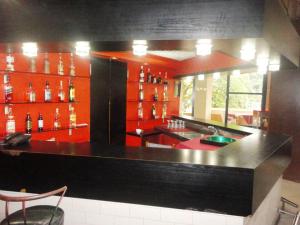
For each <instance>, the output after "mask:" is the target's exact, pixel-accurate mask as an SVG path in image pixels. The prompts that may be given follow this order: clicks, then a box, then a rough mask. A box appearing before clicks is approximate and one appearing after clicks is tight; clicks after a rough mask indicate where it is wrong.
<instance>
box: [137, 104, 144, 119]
mask: <svg viewBox="0 0 300 225" xmlns="http://www.w3.org/2000/svg"><path fill="white" fill-rule="evenodd" d="M143 117H144V113H143V105H142V103H141V102H139V106H138V119H139V120H142V119H143Z"/></svg>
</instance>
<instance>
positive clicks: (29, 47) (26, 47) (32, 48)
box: [22, 42, 38, 57]
mask: <svg viewBox="0 0 300 225" xmlns="http://www.w3.org/2000/svg"><path fill="white" fill-rule="evenodd" d="M22 49H23V55H26V56H28V57H36V56H37V52H38V47H37V43H36V42H24V43H23V44H22Z"/></svg>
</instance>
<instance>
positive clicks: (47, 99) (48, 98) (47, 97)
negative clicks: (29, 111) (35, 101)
mask: <svg viewBox="0 0 300 225" xmlns="http://www.w3.org/2000/svg"><path fill="white" fill-rule="evenodd" d="M44 100H45V102H51V100H52V91H51V88H50V84H49V82H48V81H46V86H45V96H44Z"/></svg>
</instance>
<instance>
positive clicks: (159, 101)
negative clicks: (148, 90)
mask: <svg viewBox="0 0 300 225" xmlns="http://www.w3.org/2000/svg"><path fill="white" fill-rule="evenodd" d="M174 101H175V100H167V101H162V100H158V101H154V100H143V101H140V100H137V99H128V100H127V102H152V103H168V102H174Z"/></svg>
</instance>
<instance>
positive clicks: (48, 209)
mask: <svg viewBox="0 0 300 225" xmlns="http://www.w3.org/2000/svg"><path fill="white" fill-rule="evenodd" d="M66 191H67V187H66V186H64V187H62V188H59V189H57V190H54V191H50V192H47V193H43V194H36V195H30V196H24V197H14V196H7V195H2V194H0V200H2V201H5V219H4V220H2V221H1V222H0V225H24V224H25V225H63V224H64V211H63V210H62V209H61V208H59V207H58V206H59V204H60V202H61V200H62V198H63V196H64V195H65V193H66ZM59 193H61V195H60V198H59V200H58V203H57V205H56V206H50V205H37V206H32V207H28V208H26V207H25V203H26V202H28V201H34V200H38V199H42V198H47V197H50V196H53V195H56V194H59ZM10 202H20V203H21V204H22V209H21V210H18V211H16V212H14V213H12V214H9V203H10Z"/></svg>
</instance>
